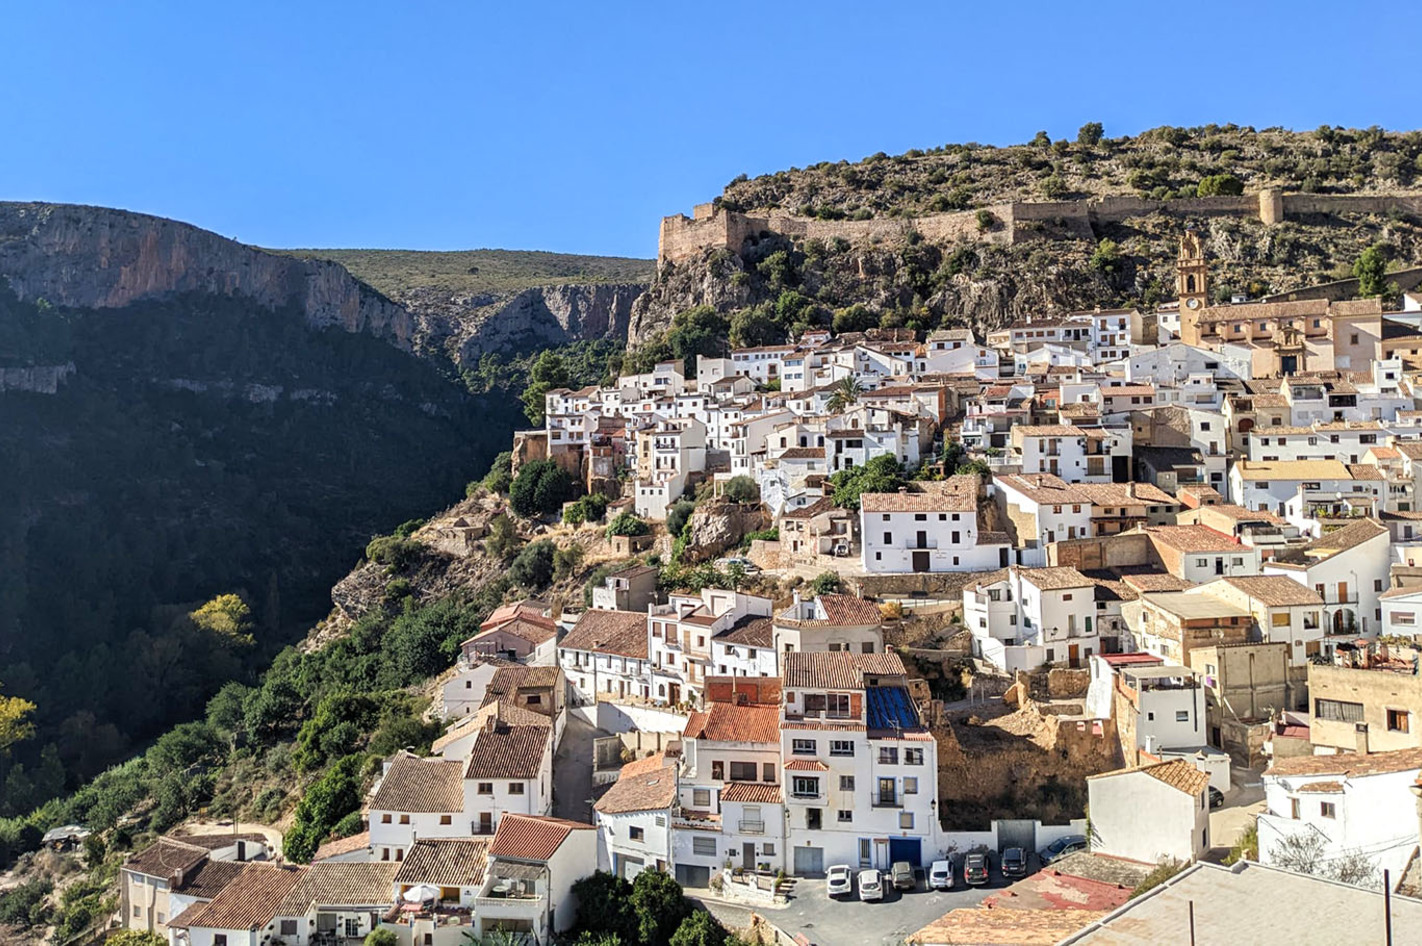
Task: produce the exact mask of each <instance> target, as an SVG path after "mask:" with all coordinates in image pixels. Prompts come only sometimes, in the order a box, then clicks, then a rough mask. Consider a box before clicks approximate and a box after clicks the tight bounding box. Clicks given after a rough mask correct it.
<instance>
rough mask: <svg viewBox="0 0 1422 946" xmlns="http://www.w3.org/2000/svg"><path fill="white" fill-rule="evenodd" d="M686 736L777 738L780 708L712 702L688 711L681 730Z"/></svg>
mask: <svg viewBox="0 0 1422 946" xmlns="http://www.w3.org/2000/svg"><path fill="white" fill-rule="evenodd" d="M682 736H683V737H684V738H686V739H706V740H709V741H711V742H754V743H775V744H779V742H780V708H779V707H776V706H736V705H734V704H731V703H712V704H710V706H708V707H707V709H705V710H698V711H696V712H694V713H692V714H691V718H690V719H688V720H687V722H686V730H685V731H684V732H683V733H682Z"/></svg>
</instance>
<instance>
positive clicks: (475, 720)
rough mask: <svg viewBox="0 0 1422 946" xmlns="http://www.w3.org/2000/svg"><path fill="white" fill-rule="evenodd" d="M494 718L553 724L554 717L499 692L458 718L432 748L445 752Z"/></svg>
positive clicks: (509, 722)
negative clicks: (501, 696) (521, 704)
mask: <svg viewBox="0 0 1422 946" xmlns="http://www.w3.org/2000/svg"><path fill="white" fill-rule="evenodd" d="M491 718H493V719H496V720H498V721H499V722H500V723H502V724H504V725H506V726H552V725H553V719H552V718H551V717H549V716H544V715H543V714H542V713H535V712H534V711H533V710H531V709H525V708H524V707H522V706H518V705H517V704H515V703H513V702H512V701H510V700H505V699H500V698H499V696H498V694H494V695H493V697H492V698H491V699H488V700H486V701H485V702H484V703H482V704H480V706H479V708H478V709H477V710H475V711H474V712H473V713H470V714H469V715H468V716H465V717H463V718H462V719H458V720H456V721H455V722H454V723H453V724H452V725H451V726H450V727H449V729H448V730H446V731H445V733H444V735H442V736H440V737H439V738H438V739H436V740H435V741H434V742H433V743H432V744H431V745H430V748H431V749H433V750H434V751H435V752H443V751H444V750H445V748H446V747H447V746H449V745H451V744H452V743H455V742H458V741H459V740H460V739H464V738H467V737H468V736H470V735H472V734H473V733H475V732H477V731H479V730H480V729H482V728H483V727H484V726H485V725H487V724H488V721H489V720H490V719H491Z"/></svg>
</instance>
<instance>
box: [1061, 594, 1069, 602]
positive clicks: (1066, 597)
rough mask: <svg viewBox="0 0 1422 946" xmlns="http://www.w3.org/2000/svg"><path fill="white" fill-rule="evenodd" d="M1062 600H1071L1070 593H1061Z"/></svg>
mask: <svg viewBox="0 0 1422 946" xmlns="http://www.w3.org/2000/svg"><path fill="white" fill-rule="evenodd" d="M1062 600H1063V601H1070V600H1071V595H1070V594H1063V595H1062Z"/></svg>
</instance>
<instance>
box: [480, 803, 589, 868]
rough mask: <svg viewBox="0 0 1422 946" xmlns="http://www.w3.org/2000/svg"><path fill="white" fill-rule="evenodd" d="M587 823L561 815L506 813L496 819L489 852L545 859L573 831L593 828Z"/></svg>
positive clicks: (520, 857) (518, 857) (536, 859)
mask: <svg viewBox="0 0 1422 946" xmlns="http://www.w3.org/2000/svg"><path fill="white" fill-rule="evenodd" d="M595 830H597V829H596V828H595V827H593V826H592V825H590V824H583V823H581V822H578V821H567V820H565V819H563V818H544V817H537V816H535V815H516V814H506V815H504V816H503V817H502V818H500V819H499V827H498V829H497V830H496V831H495V832H494V839H493V840H492V841H490V842H489V854H490V855H492V856H493V857H507V858H512V859H513V860H518V861H546V860H548V858H550V857H552V856H553V852H554V851H556V850H558V846H559V845H561V844H562V843H563V842H564V841H565V840H566V839H567V837H568V835H570V834H572V833H573V832H574V831H595Z"/></svg>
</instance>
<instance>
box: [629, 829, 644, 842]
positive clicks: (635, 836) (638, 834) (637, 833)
mask: <svg viewBox="0 0 1422 946" xmlns="http://www.w3.org/2000/svg"><path fill="white" fill-rule="evenodd" d="M642 833H643V832H642V829H641V828H628V829H627V837H629V838H631V839H632V840H633V841H640V840H642Z"/></svg>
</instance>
